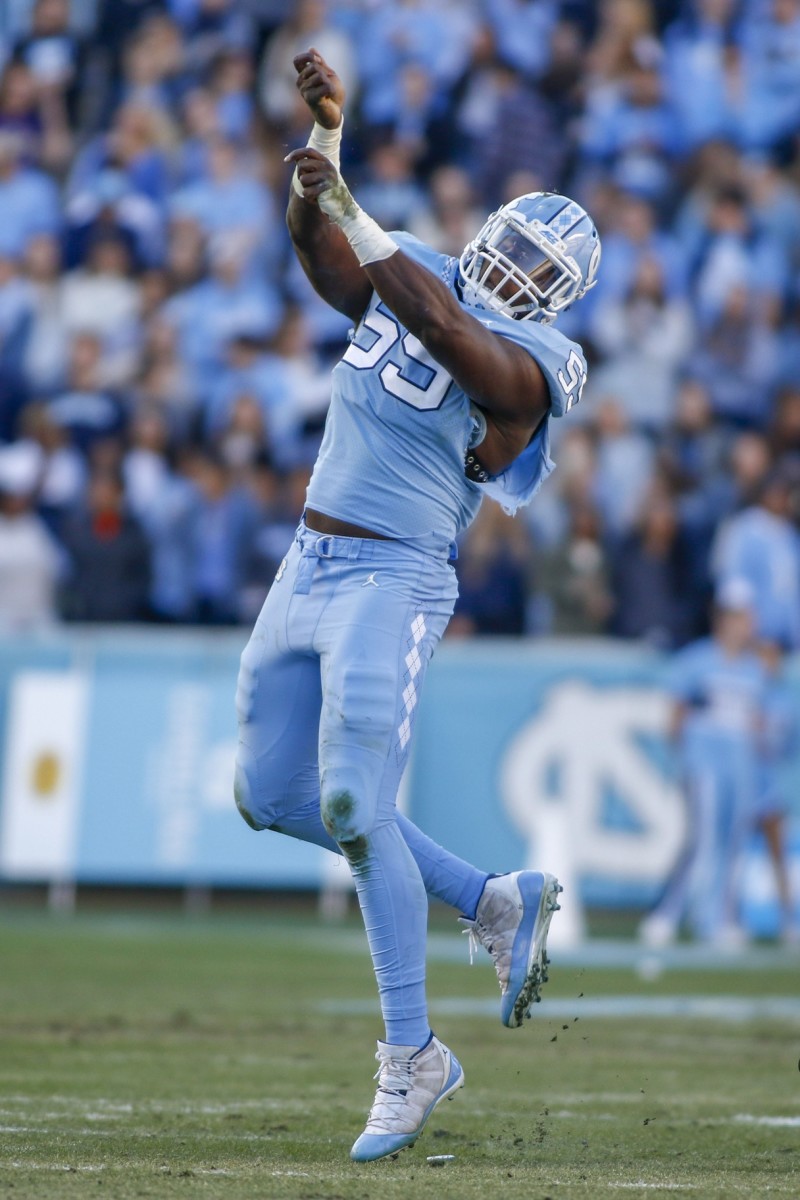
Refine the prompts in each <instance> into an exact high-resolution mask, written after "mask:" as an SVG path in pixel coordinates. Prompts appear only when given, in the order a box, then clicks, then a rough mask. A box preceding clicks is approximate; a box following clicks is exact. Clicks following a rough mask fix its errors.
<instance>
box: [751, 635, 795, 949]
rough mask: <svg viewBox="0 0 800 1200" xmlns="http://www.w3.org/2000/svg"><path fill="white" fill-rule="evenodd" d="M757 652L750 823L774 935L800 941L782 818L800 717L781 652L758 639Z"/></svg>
mask: <svg viewBox="0 0 800 1200" xmlns="http://www.w3.org/2000/svg"><path fill="white" fill-rule="evenodd" d="M758 653H759V657H760V658H761V661H762V663H763V664H764V668H765V670H766V672H767V679H768V686H767V695H766V699H765V702H764V712H763V720H762V728H761V739H760V745H759V750H760V755H759V770H758V791H757V796H756V803H755V809H754V824H755V826H756V828H758V829H759V830H760V831H761V832H762V833H763V835H764V841H765V844H766V848H767V853H768V855H769V858H770V862H771V863H772V869H773V873H774V876H775V890H776V892H777V897H778V910H779V928H778V932H779V936H780V937H781V939H782V940H783V941H785V942H786V943H788V944H790V945H799V944H800V916H798V914H797V912H796V911H795V897H794V895H793V893H792V887H791V879H790V875H789V862H788V856H787V850H786V819H787V816H788V813H789V810H790V803H789V797H788V796H787V793H786V787H785V783H784V781H783V768H784V767H785V766H786V764H787V762H788V761H789V760H790V759H791V758H792V757H793V755H794V754H795V753H796V751H797V748H798V743H799V742H800V737H799V736H798V735H799V734H800V719H799V718H798V712H797V701H796V698H795V694H794V692H793V691H791V690H790V688H789V687H788V685H787V683H786V678H785V675H784V666H785V658H786V655H785V654H784V652H783V649H782V647H781V646H779V645H778V644H777V643H776V642H768V641H761V642H759V645H758Z"/></svg>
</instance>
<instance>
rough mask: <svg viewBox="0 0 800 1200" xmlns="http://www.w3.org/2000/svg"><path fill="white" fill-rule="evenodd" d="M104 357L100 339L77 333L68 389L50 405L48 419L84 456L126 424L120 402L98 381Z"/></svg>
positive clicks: (71, 356)
mask: <svg viewBox="0 0 800 1200" xmlns="http://www.w3.org/2000/svg"><path fill="white" fill-rule="evenodd" d="M102 354H103V346H102V342H101V340H100V338H99V337H96V336H95V335H94V334H90V333H80V334H77V335H76V336H75V337H74V338H73V339H72V343H71V346H70V362H69V374H68V377H67V383H66V387H65V388H64V390H63V391H62V392H59V393H58V394H57V395H55V396H54V397H53V399H52V400H50V401H48V403H47V415H48V416H49V418H50V419H51V420H52V421H53V423H54V424H55V425H57V426H58V427H59V428H60V429H63V430H64V431H65V432H67V433H68V434H69V438H70V441H71V443H72V445H74V446H77V447H78V449H80V450H82V451H84V452H85V453H88V452H89V451H90V450H91V448H92V447H93V446H94V445H95V444H96V443H98V442H102V441H104V440H105V439H107V438H109V437H113V436H115V435H116V434H118V433H119V432H120V431H121V429H122V428H123V425H124V422H125V411H124V409H123V406H122V404H121V403H120V400H119V399H118V397H116V396H115V395H113V394H112V393H111V392H110V391H109V390H107V389H106V388H104V387H103V386H102V385H101V383H100V382H99V375H100V365H101V360H102Z"/></svg>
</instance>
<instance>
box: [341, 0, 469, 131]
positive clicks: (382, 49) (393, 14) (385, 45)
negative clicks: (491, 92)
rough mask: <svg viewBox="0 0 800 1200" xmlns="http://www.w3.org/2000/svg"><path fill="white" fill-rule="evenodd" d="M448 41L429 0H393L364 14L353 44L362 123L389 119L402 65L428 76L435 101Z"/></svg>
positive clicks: (440, 16) (398, 94)
mask: <svg viewBox="0 0 800 1200" xmlns="http://www.w3.org/2000/svg"><path fill="white" fill-rule="evenodd" d="M448 44H449V36H448V26H447V22H446V20H445V18H444V16H443V14H442V13H441V12H440V11H439V9H438V8H437V7H436V5H435V4H434V3H432V0H398V3H395V4H388V5H383V6H381V7H379V8H377V9H376V10H375V11H374V13H373V14H372V15H371V16H369V17H367V19H366V20H365V21H364V22H363V25H362V28H361V36H360V38H359V40H358V43H357V46H356V54H357V61H358V70H359V76H360V79H361V86H362V96H361V112H362V116H363V119H364V121H365V122H366V124H367V125H370V126H379V125H386V124H391V122H392V121H393V120H394V119H395V116H396V114H397V112H398V109H399V107H400V104H401V100H402V94H401V92H402V89H401V71H402V68H403V67H404V66H406V65H407V64H408V63H415V64H416V65H417V66H419V67H421V68H422V69H423V70H424V71H425V72H426V73H427V74H428V75H429V76H430V78H431V81H432V84H433V89H432V91H433V103H434V104H435V103H436V102H437V101H438V100H439V99H440V95H439V90H440V88H441V87H442V86H443V85H444V83H445V71H446V68H447V66H448V65H449V60H448V53H447V47H448Z"/></svg>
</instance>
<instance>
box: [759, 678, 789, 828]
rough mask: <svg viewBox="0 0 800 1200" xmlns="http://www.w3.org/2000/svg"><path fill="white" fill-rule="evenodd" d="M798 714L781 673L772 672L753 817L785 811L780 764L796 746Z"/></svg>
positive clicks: (784, 792)
mask: <svg viewBox="0 0 800 1200" xmlns="http://www.w3.org/2000/svg"><path fill="white" fill-rule="evenodd" d="M797 718H798V714H797V706H796V704H795V701H794V695H793V694H792V691H791V690H790V688H789V687H788V685H787V684H786V682H785V680H784V679H783V678H782V677H781V676H772V677H771V678H770V680H769V684H768V688H767V693H766V696H765V698H764V709H763V716H762V726H761V738H760V744H759V749H760V751H761V754H760V761H759V772H758V797H757V800H756V812H755V815H756V817H757V818H759V819H760V818H763V817H766V816H771V815H772V814H779V813H783V812H786V810H787V809H788V807H789V803H788V797H787V794H786V791H785V789H784V786H783V780H782V775H783V768H784V767H785V765H786V762H787V760H788V759H789V758H790V757H791V756H792V755H793V754H794V753H795V751H796V749H797V742H798V734H800V729H798V719H797Z"/></svg>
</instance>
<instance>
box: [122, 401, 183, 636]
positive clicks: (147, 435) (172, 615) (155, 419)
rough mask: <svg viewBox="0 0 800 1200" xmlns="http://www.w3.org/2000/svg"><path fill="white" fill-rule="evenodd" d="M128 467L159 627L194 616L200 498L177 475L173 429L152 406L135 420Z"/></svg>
mask: <svg viewBox="0 0 800 1200" xmlns="http://www.w3.org/2000/svg"><path fill="white" fill-rule="evenodd" d="M130 443H131V444H130V449H129V450H128V451H127V453H126V455H125V458H124V461H123V464H122V471H123V478H124V480H125V494H126V497H127V500H128V505H129V507H130V510H131V512H132V513H133V514H134V516H135V517H136V518H137V520H138V521H139V523H140V524H141V526H142V528H143V529H144V532H145V534H146V536H147V540H148V542H149V544H150V550H151V579H150V608H151V615H152V616H153V618H154V619H155V620H160V621H185V620H188V619H189V618H190V617H191V616H192V611H193V603H194V597H193V592H192V569H193V567H192V552H191V551H192V545H191V538H192V531H193V521H194V516H193V512H194V507H195V504H196V502H197V492H196V489H195V487H194V485H193V484H192V483H190V481H189V480H188V479H186V478H185V477H184V476H183V475H181V474H178V473H176V472H175V471H173V470H172V468H171V466H170V463H169V460H168V457H167V450H168V444H169V427H168V425H167V422H166V419H165V417H164V415H163V413H161V412H160V411H159V410H158V409H157V408H155V406H153V405H145V406H144V407H142V408H141V409H140V410H139V411H138V412H137V414H136V417H135V419H134V421H133V425H132V428H131V433H130Z"/></svg>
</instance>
